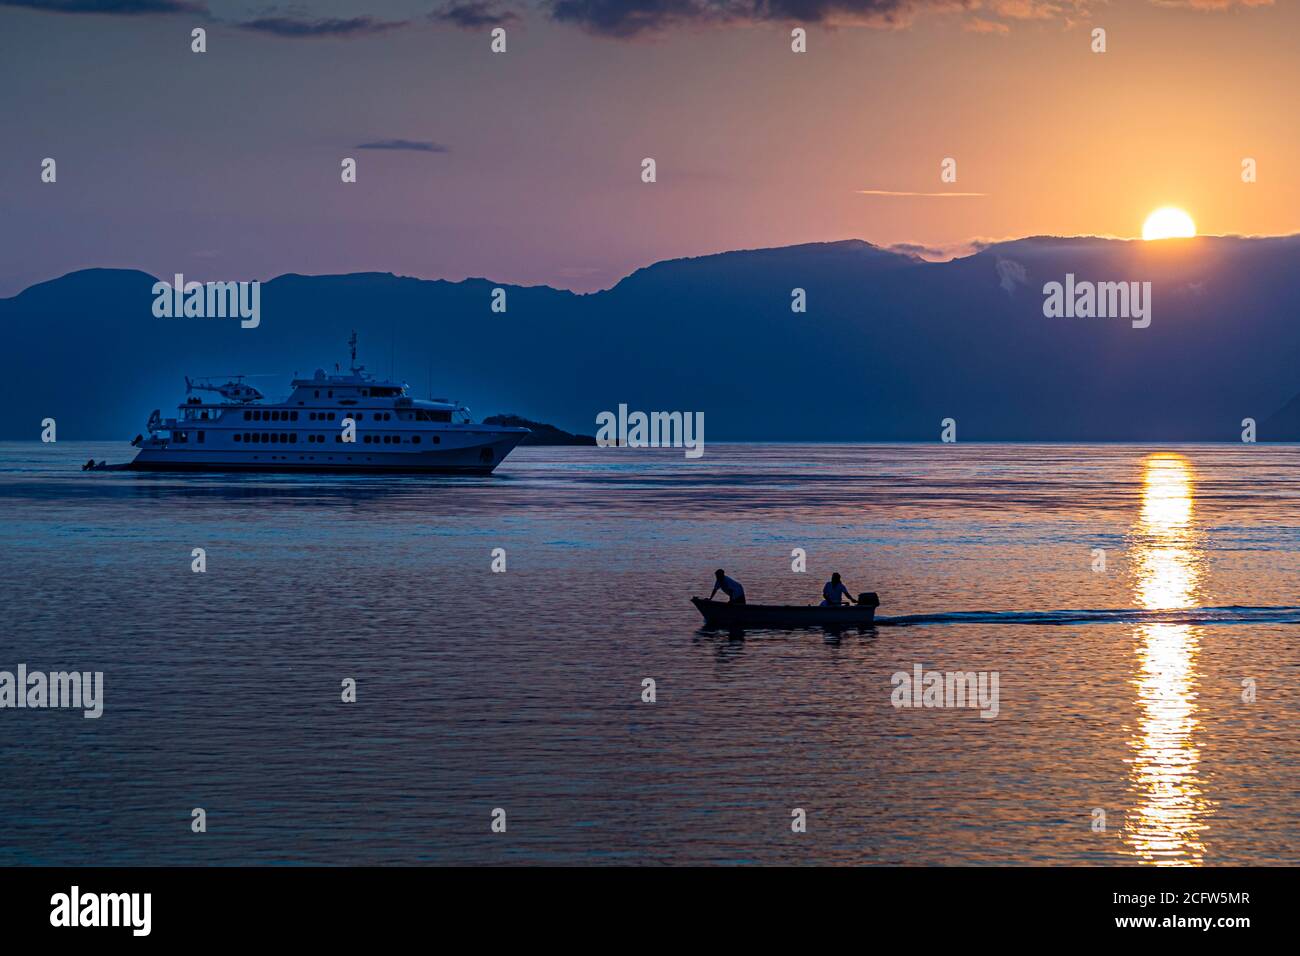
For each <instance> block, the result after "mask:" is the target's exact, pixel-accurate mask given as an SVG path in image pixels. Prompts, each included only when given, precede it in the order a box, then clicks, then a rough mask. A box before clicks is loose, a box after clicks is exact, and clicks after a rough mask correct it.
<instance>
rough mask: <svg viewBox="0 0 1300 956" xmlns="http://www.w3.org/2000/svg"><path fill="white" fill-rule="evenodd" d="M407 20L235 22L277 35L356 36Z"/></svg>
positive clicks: (393, 27) (392, 27) (270, 19)
mask: <svg viewBox="0 0 1300 956" xmlns="http://www.w3.org/2000/svg"><path fill="white" fill-rule="evenodd" d="M406 24H407V21H405V20H376V19H375V18H374V17H368V16H367V17H348V18H346V19H322V20H298V19H295V18H293V17H261V18H259V19H257V20H246V21H245V22H243V23H237V24H235V25H236V26H237V27H239V28H240V29H241V30H252V31H253V32H255V33H269V34H271V35H272V36H277V37H291V38H295V39H296V38H300V37H307V38H312V37H356V36H368V35H370V34H374V33H384V32H386V31H388V30H396V29H398V28H399V27H404V26H406Z"/></svg>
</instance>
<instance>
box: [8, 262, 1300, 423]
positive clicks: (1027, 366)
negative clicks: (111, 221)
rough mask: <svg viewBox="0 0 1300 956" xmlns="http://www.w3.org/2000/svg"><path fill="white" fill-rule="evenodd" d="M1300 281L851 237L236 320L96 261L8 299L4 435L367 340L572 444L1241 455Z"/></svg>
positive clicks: (293, 293) (178, 396)
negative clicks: (1144, 318) (1047, 448)
mask: <svg viewBox="0 0 1300 956" xmlns="http://www.w3.org/2000/svg"><path fill="white" fill-rule="evenodd" d="M1067 273H1069V274H1072V275H1074V276H1075V280H1076V282H1083V281H1091V282H1111V281H1138V282H1150V283H1151V290H1152V291H1151V300H1152V311H1151V325H1150V327H1149V328H1145V329H1137V328H1133V327H1132V325H1131V323H1130V322H1129V321H1128V320H1126V319H1122V318H1105V319H1103V318H1047V317H1045V316H1044V315H1043V299H1044V296H1043V285H1044V283H1047V282H1063V281H1064V280H1065V276H1066V274H1067ZM1297 276H1300V237H1282V238H1238V237H1203V238H1199V239H1194V240H1180V241H1171V242H1158V243H1144V242H1135V241H1126V240H1115V239H1100V238H1052V237H1036V238H1028V239H1019V240H1015V241H1011V242H1005V243H998V244H993V245H989V246H987V247H986V248H983V249H982V250H981V251H979V252H977V253H975V254H974V255H970V256H966V257H963V258H959V259H954V260H952V261H948V262H927V261H924V260H921V259H919V258H916V257H914V256H912V255H910V254H904V253H899V252H892V251H889V250H886V249H881V248H878V247H876V246H873V245H871V244H870V243H866V242H861V241H856V240H854V241H846V242H831V243H814V244H809V245H800V246H791V247H786V248H777V249H758V250H749V251H738V252H728V253H723V254H720V255H710V256H701V257H698V258H692V259H675V260H669V261H665V262H659V263H656V264H654V265H651V266H648V267H646V268H644V269H640V270H638V271H636V272H634V273H632V274H631V275H629V276H628V277H626V278H625V279H623V280H622V281H621V282H619V283H618V284H617V285H615V286H614V287H613V288H611V289H608V290H605V291H601V292H596V293H591V294H585V295H578V294H574V293H571V292H567V291H561V290H556V289H552V288H549V287H546V286H533V287H520V286H513V285H505V284H498V283H494V282H491V281H489V280H487V279H468V280H465V281H462V282H447V281H441V280H437V281H429V280H421V279H413V278H403V277H398V276H394V275H390V274H386V273H358V274H351V275H338V276H303V275H293V274H290V275H283V276H280V277H278V278H275V279H272V280H270V281H267V282H264V283H263V285H262V292H261V324H260V325H259V326H258V327H257V328H255V329H243V328H241V327H240V324H239V322H238V320H236V319H201V318H155V317H154V315H153V313H152V305H153V299H154V296H153V293H152V286H153V283H154V282H155V279H154V277H153V276H150V275H147V274H145V273H143V272H137V271H128V270H108V269H88V270H84V271H80V272H74V273H71V274H69V275H66V276H63V277H62V278H59V279H55V280H52V281H49V282H44V283H41V284H39V285H35V286H32V287H31V288H29V289H26V290H25V291H23V292H22V293H20V294H18V295H17V296H14V297H13V298H10V299H3V300H0V323H3V325H2V326H0V327H3V329H4V334H5V336H6V342H7V346H8V347H7V348H6V349H4V350H3V355H2V357H0V363H2V364H0V373H2V374H3V375H4V378H5V381H6V383H7V387H6V390H5V392H6V400H5V405H6V409H7V414H6V415H5V416H4V417H3V431H0V437H4V438H8V439H34V438H36V437H38V436H39V433H40V423H41V420H42V419H44V418H47V417H51V418H55V419H56V421H57V422H58V429H59V430H58V434H59V437H60V438H61V439H101V438H123V439H129V438H130V437H132V436H134V435H135V434H137V433H138V432H140V431H141V430H142V428H143V425H144V422H145V419H146V418H147V416H148V414H149V412H150V411H151V410H152V409H154V408H162V409H164V410H165V411H166V410H167V409H169V408H170V407H172V406H175V405H176V404H177V403H178V402H180V401H181V400H182V399H183V397H184V380H183V376H184V375H187V374H188V375H191V376H223V375H230V374H235V373H243V374H248V375H251V376H255V377H254V378H252V379H250V381H251V382H252V384H254V385H256V386H257V387H258V388H259V389H261V390H262V391H263V392H264V393H266V394H267V395H268V397H277V398H278V397H280V396H282V395H283V394H285V393H286V392H287V388H288V381H289V378H290V376H291V375H293V373H294V372H295V371H296V372H297V373H298V374H300V375H310V374H311V372H312V371H313V370H314V369H315V368H317V367H323V368H330V369H332V368H333V367H334V363H336V362H345V360H346V358H347V355H346V348H345V341H346V339H347V336H348V334H349V332H350V331H351V330H352V329H354V328H355V329H356V330H357V332H358V334H359V335H360V339H361V352H360V356H359V357H360V360H361V361H363V362H365V363H366V364H367V365H368V366H369V368H370V370H371V371H372V372H375V373H376V374H382V375H387V374H389V372H390V369H391V371H392V373H393V374H394V375H395V376H396V377H398V378H402V379H404V380H406V381H408V382H409V383H410V384H411V386H412V392H413V394H416V395H418V396H424V395H429V394H432V395H433V396H446V397H452V398H457V399H460V400H462V401H464V402H466V403H467V404H469V405H470V406H471V407H476V408H480V409H485V410H486V409H499V408H509V409H512V410H513V411H514V412H516V413H517V414H519V415H522V416H525V417H527V418H530V419H534V420H538V421H544V422H555V423H557V425H559V426H560V427H561V428H564V429H567V430H569V431H571V432H574V433H577V434H590V433H592V432H593V431H594V430H595V427H596V426H595V418H596V415H597V414H598V413H599V412H601V411H604V410H610V411H614V410H616V409H617V408H618V406H619V404H626V405H627V406H628V407H629V409H632V410H643V411H646V412H650V411H691V412H695V411H702V412H704V413H705V420H706V426H707V427H706V441H725V440H756V441H776V440H818V441H822V440H826V441H858V440H926V441H935V440H938V436H939V432H940V428H941V425H940V423H941V421H942V420H943V419H945V418H952V419H954V420H955V421H956V423H957V438H958V440H959V441H970V440H1134V441H1185V440H1220V441H1237V440H1239V439H1240V435H1241V422H1242V420H1243V419H1245V418H1253V419H1255V420H1256V421H1257V422H1260V423H1261V424H1260V426H1259V440H1261V441H1273V440H1294V439H1297V438H1300V405H1293V407H1292V411H1291V412H1290V413H1287V414H1281V413H1280V410H1281V409H1283V408H1284V406H1287V403H1288V402H1289V401H1291V400H1292V398H1293V396H1296V395H1297V392H1300V364H1298V363H1297V354H1296V353H1297V349H1298V348H1300V335H1297V334H1296V332H1295V331H1294V329H1293V321H1292V317H1291V316H1292V311H1293V307H1294V302H1295V300H1296V292H1297V284H1298V280H1297ZM162 278H164V279H168V280H170V279H171V277H170V276H164V277H162ZM191 278H217V279H223V280H227V279H228V280H234V279H239V278H252V277H240V276H217V277H198V276H193V277H190V276H187V279H191ZM498 287H499V288H502V289H504V290H505V296H506V311H505V312H494V311H493V310H492V307H491V306H492V302H493V290H494V289H496V288H498ZM795 289H802V290H804V294H805V296H806V304H807V311H806V312H795V311H792V310H791V303H792V301H794V300H793V298H792V293H793V290H795ZM430 382H431V385H430Z"/></svg>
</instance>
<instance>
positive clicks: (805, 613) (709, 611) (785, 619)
mask: <svg viewBox="0 0 1300 956" xmlns="http://www.w3.org/2000/svg"><path fill="white" fill-rule="evenodd" d="M858 602H859V603H857V604H846V605H842V606H840V607H821V606H818V605H815V604H807V605H804V606H799V605H796V604H732V603H731V602H730V601H708V600H705V599H704V598H698V597H693V598H691V603H692V604H694V605H695V607H696V608H698V609H699V612H700V613H701V614H703V615H704V626H705V627H714V628H726V629H728V630H738V629H743V628H747V627H749V628H762V627H774V628H796V627H826V628H833V629H835V628H838V629H843V628H850V627H871V626H872V625H873V623H874V622H875V620H876V608H877V607H879V606H880V598H879V597H877V596H876V593H875V592H874V591H867V592H864V593H862V594H859V595H858Z"/></svg>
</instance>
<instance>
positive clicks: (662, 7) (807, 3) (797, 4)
mask: <svg viewBox="0 0 1300 956" xmlns="http://www.w3.org/2000/svg"><path fill="white" fill-rule="evenodd" d="M943 4H944V5H945V6H949V7H951V6H952V5H953V3H952V2H951V0H943ZM546 5H547V6H548V8H549V11H550V15H551V18H552V19H553V20H556V21H558V22H560V23H571V24H574V25H575V26H579V27H582V28H583V29H585V30H589V31H590V32H592V33H600V34H604V35H606V36H614V37H629V36H635V35H637V34H639V33H652V32H656V31H660V30H665V29H667V28H669V27H674V26H681V25H685V24H692V23H698V24H716V23H728V22H733V21H741V22H748V23H761V22H769V21H779V22H787V21H788V22H797V23H826V22H843V23H875V24H879V25H882V26H889V25H896V24H902V23H904V22H906V21H907V19H908V16H909V15H910V13H911V12H912V10H913V9H914V8H915V7H917V6H936V5H938V4H937V3H935V2H932V0H547V3H546Z"/></svg>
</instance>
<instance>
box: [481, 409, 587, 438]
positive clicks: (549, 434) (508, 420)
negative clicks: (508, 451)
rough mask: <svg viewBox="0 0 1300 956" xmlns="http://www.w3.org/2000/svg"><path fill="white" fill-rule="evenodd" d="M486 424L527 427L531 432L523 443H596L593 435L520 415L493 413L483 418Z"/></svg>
mask: <svg viewBox="0 0 1300 956" xmlns="http://www.w3.org/2000/svg"><path fill="white" fill-rule="evenodd" d="M483 424H485V425H508V426H510V427H512V428H527V429H529V430H530V432H531V433H530V434H529V435H527V436H525V437H524V440H523V441H521V442H520V444H521V445H594V444H596V439H595V437H594V436H592V435H573V434H570V433H569V432H566V431H564V430H563V429H561V428H556V427H555V426H554V425H545V424H543V423H541V422H530V421H529V420H528V419H526V418H521V417H520V416H518V415H493V416H491V417H489V418H485V419H483Z"/></svg>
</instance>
